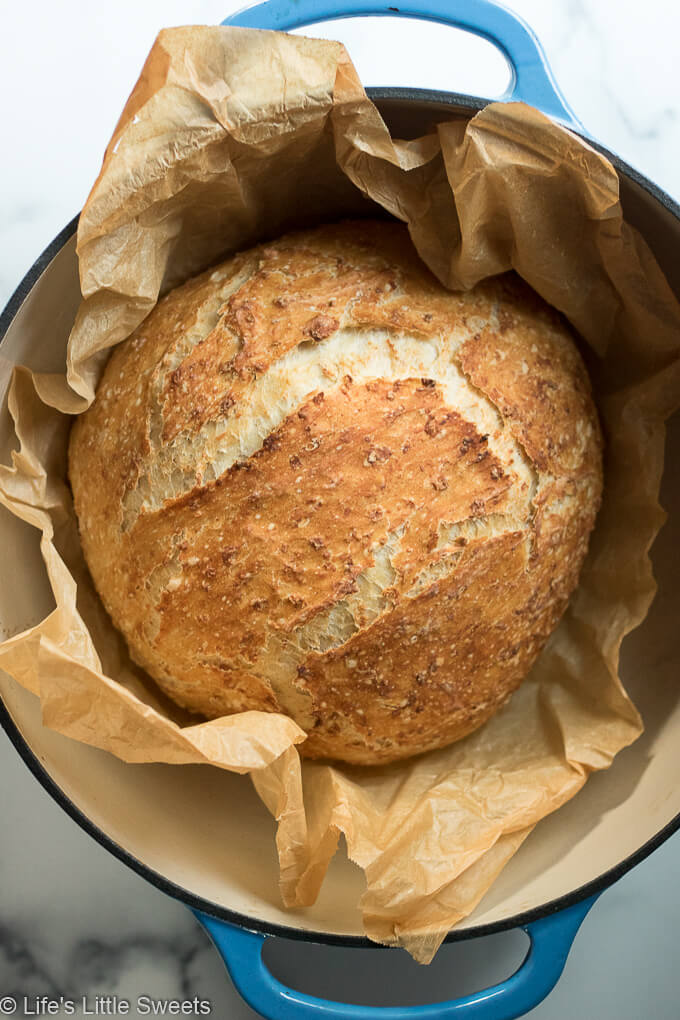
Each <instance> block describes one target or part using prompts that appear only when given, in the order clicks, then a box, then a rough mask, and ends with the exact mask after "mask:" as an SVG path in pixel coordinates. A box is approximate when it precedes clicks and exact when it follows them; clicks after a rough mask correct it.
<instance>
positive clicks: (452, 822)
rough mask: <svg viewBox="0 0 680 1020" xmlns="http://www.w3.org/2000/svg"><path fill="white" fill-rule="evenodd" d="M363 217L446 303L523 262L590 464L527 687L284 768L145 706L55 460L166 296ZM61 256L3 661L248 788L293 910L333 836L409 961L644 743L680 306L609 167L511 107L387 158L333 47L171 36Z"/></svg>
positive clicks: (61, 715) (260, 740) (256, 731)
mask: <svg viewBox="0 0 680 1020" xmlns="http://www.w3.org/2000/svg"><path fill="white" fill-rule="evenodd" d="M374 203H376V204H377V206H378V207H382V208H383V209H384V210H387V212H389V213H391V214H393V215H394V216H397V217H399V218H400V219H402V220H405V221H406V222H407V223H408V225H409V228H410V231H411V234H412V237H413V240H414V242H415V244H416V246H417V248H418V251H419V253H420V255H421V256H422V258H423V259H424V260H425V262H426V263H427V264H428V265H429V266H430V267H431V269H432V270H433V271H434V272H435V273H436V274H437V275H438V276H439V278H440V279H441V280H442V281H443V282H444V283H445V284H446V285H447V286H449V287H452V288H467V287H471V286H472V285H473V284H475V283H476V282H477V281H478V280H480V279H482V278H484V277H486V276H489V275H492V274H495V273H499V272H503V271H505V270H508V269H511V268H513V269H515V270H516V271H517V272H518V273H520V274H521V276H523V277H524V279H525V280H527V281H528V283H530V284H531V286H533V287H534V288H535V290H537V291H538V292H539V293H540V294H541V295H542V296H543V297H544V298H545V299H546V300H547V301H549V302H550V303H551V304H553V305H554V306H555V307H557V308H558V309H560V311H562V312H563V313H564V314H565V315H566V316H567V317H568V318H569V319H570V320H571V322H572V323H573V325H574V326H575V327H576V329H577V330H578V331H579V332H580V334H581V336H582V337H583V338H584V341H585V342H586V343H587V344H588V345H589V348H590V349H591V352H592V357H591V362H592V374H593V379H594V383H595V387H596V393H597V399H598V404H599V408H600V412H601V416H602V420H603V425H604V431H605V434H606V440H607V455H606V479H605V497H604V503H603V506H602V510H601V513H600V515H599V518H598V523H597V526H596V530H595V532H594V534H593V537H592V541H591V546H590V552H589V555H588V559H587V562H586V565H585V567H584V570H583V574H582V578H581V582H580V585H579V588H578V590H577V592H576V593H575V595H574V597H573V599H572V601H571V604H570V607H569V609H568V611H567V613H566V614H565V616H564V618H563V619H562V621H561V623H560V625H559V627H558V628H557V630H556V631H555V633H554V634H553V636H552V638H551V639H550V641H549V643H548V646H547V647H546V649H545V650H544V652H543V653H542V654H541V656H540V658H539V660H538V662H537V663H536V665H535V667H534V669H533V670H532V673H531V675H530V677H529V678H528V679H527V681H526V682H525V683H524V685H523V686H522V687H521V689H520V690H519V691H518V692H517V693H516V694H515V695H514V696H513V698H512V699H511V700H510V702H509V703H508V704H507V705H506V706H505V708H504V709H503V710H502V711H501V712H500V713H499V714H498V715H496V716H495V717H494V718H493V719H492V720H491V721H490V722H489V723H487V724H486V725H485V726H484V727H483V728H482V729H481V730H479V731H477V732H476V733H474V734H472V735H471V736H470V737H468V738H466V739H465V740H464V741H461V742H459V743H457V744H454V745H452V746H451V747H449V748H445V749H444V750H440V751H437V752H433V753H429V754H427V755H424V756H421V757H420V758H417V759H412V760H410V761H406V762H402V763H398V764H396V765H391V766H388V767H379V768H356V767H349V766H347V767H345V766H330V765H327V764H323V763H318V762H302V763H301V761H300V758H299V755H298V753H297V750H296V749H295V744H296V743H298V742H299V741H300V740H302V739H303V738H304V734H303V733H302V731H301V730H300V729H299V728H298V727H297V725H296V724H295V723H293V722H292V720H290V719H288V718H286V717H284V716H280V715H274V714H267V713H257V712H247V713H243V714H239V715H234V716H231V717H228V718H223V719H218V720H214V721H212V722H200V721H198V722H197V721H196V718H195V717H188V716H187V715H186V714H183V713H182V712H181V711H180V710H179V709H177V708H175V707H174V706H172V705H171V704H170V703H169V702H168V701H167V700H165V699H164V698H163V697H162V696H161V695H159V693H158V692H157V691H156V689H155V688H154V686H153V685H152V684H151V683H150V682H149V681H148V679H145V677H144V675H143V674H142V673H141V671H140V670H139V669H138V668H137V667H136V666H134V665H133V664H132V663H131V661H130V659H129V657H128V655H127V651H126V649H125V646H124V643H123V642H122V640H121V639H120V638H119V636H118V635H117V634H116V632H115V631H114V629H113V627H112V625H111V624H110V623H109V621H108V619H107V617H106V614H105V613H104V610H103V609H102V607H101V605H100V603H99V601H98V599H97V597H96V595H95V593H94V591H93V588H92V585H91V582H90V580H89V578H88V575H87V571H86V569H85V566H84V563H83V560H82V556H81V553H80V550H79V545H78V536H77V528H76V525H75V521H74V516H73V511H72V507H71V501H70V494H69V490H68V486H67V484H66V482H65V469H64V465H65V456H64V455H65V444H66V440H67V433H68V426H69V418H68V417H67V415H69V414H75V413H79V412H81V411H82V410H84V409H85V407H87V406H88V404H89V402H90V401H91V400H92V398H93V395H94V388H95V386H96V382H97V379H98V377H99V374H100V372H101V369H102V366H103V364H104V362H105V360H106V357H107V355H108V351H109V349H110V347H111V346H112V345H113V344H116V343H118V342H119V341H121V340H123V339H124V338H125V337H126V336H127V335H129V333H130V332H131V331H132V330H133V329H134V328H135V327H136V326H137V325H138V324H139V322H140V321H141V320H142V319H143V318H144V316H145V315H147V314H148V312H149V311H150V310H151V309H152V308H153V306H154V304H155V302H156V301H157V299H158V296H159V293H162V292H163V291H164V290H166V289H168V288H169V287H171V286H173V285H174V284H175V283H177V282H178V281H180V280H182V279H185V278H186V277H188V276H189V275H192V274H193V273H195V272H197V271H198V270H201V269H203V268H205V267H206V266H208V265H209V264H211V263H212V262H214V261H215V260H216V259H217V258H218V257H221V256H226V255H227V254H229V253H230V252H232V251H235V250H237V249H239V248H243V247H246V246H248V245H249V244H251V243H252V242H255V241H259V240H261V239H263V238H264V237H267V236H275V235H277V234H280V233H282V232H283V231H284V230H285V229H288V228H291V227H297V226H303V225H308V224H310V223H314V222H318V221H323V220H332V219H337V218H340V217H342V216H347V215H352V216H356V215H376V205H375V204H374ZM78 256H79V264H80V278H81V286H82V293H83V302H82V305H81V307H80V310H79V312H78V315H77V319H76V322H75V325H74V328H73V331H72V333H71V337H70V340H69V347H68V363H67V370H66V375H65V376H64V377H60V376H55V375H51V376H45V375H32V374H31V373H30V372H29V371H28V370H18V371H17V373H16V374H15V378H14V380H13V385H12V390H11V394H10V410H11V413H12V415H13V417H14V420H15V422H16V432H17V437H18V441H19V445H20V448H19V451H18V452H17V453H15V454H14V456H13V465H12V466H4V467H0V501H1V502H2V503H3V504H4V505H5V506H7V507H8V508H9V509H10V510H11V511H12V512H13V513H15V514H17V515H18V516H19V517H21V518H23V519H24V520H26V521H28V522H29V523H31V524H33V525H35V526H36V527H37V528H40V529H41V530H42V533H43V537H42V545H41V548H42V552H43V556H44V559H45V566H46V569H47V572H48V575H49V579H50V583H51V585H52V588H53V591H54V597H55V600H56V608H55V610H54V611H53V612H52V613H51V614H50V615H49V616H48V617H47V618H46V619H45V620H44V621H43V622H42V623H41V624H39V625H38V626H37V627H33V628H32V629H30V630H28V631H26V632H24V633H22V634H19V635H17V636H15V637H13V638H11V639H10V640H8V641H6V642H5V643H4V644H2V645H0V666H1V667H2V668H4V669H5V670H6V671H7V672H8V673H10V674H11V675H12V676H13V677H15V678H16V680H17V681H18V682H19V683H21V684H23V685H24V686H25V687H27V688H29V689H30V690H31V691H33V692H34V693H36V694H38V695H39V697H40V699H41V703H42V711H43V719H44V722H45V724H46V725H47V726H51V727H53V728H54V729H57V730H59V731H60V732H62V733H65V734H67V735H68V736H71V737H73V738H75V739H77V740H81V741H85V742H86V743H89V744H93V745H95V746H97V747H100V748H104V749H106V750H108V751H111V752H112V753H113V754H116V755H117V756H118V757H120V758H122V759H124V760H125V761H134V762H151V761H162V762H171V763H175V764H182V763H184V762H199V761H200V762H212V763H213V764H214V765H216V766H220V767H222V768H226V769H231V770H234V771H237V772H244V773H245V772H248V773H250V775H251V778H252V780H253V782H254V784H255V788H256V790H257V791H258V793H259V795H260V796H261V797H262V799H263V800H264V802H265V803H266V804H267V806H268V808H269V810H270V811H271V812H272V813H273V814H274V815H275V816H276V817H277V818H278V819H279V827H278V835H277V845H278V851H279V857H280V865H281V890H282V896H283V899H284V901H285V903H286V904H288V905H306V904H310V903H312V902H313V901H314V899H315V897H316V895H317V893H318V890H319V887H320V885H321V882H322V881H323V877H324V874H325V871H326V867H327V864H328V861H329V860H330V858H331V857H332V855H333V853H334V852H335V850H336V847H337V843H338V838H339V834H340V833H344V836H345V839H346V843H347V848H348V852H349V854H350V856H351V858H352V859H353V860H354V861H356V862H357V863H358V864H359V865H360V866H361V867H362V868H363V869H364V871H365V874H366V881H367V890H366V893H365V895H364V897H363V899H362V901H361V908H362V910H363V916H364V922H365V928H366V932H367V934H368V935H369V936H370V937H371V938H373V939H375V940H378V941H381V942H384V943H388V944H398V945H402V946H405V947H406V948H407V949H408V950H409V951H410V952H411V953H412V954H413V955H414V956H415V957H416V958H417V959H419V960H421V961H423V962H427V961H429V960H430V959H431V958H432V956H433V955H434V953H435V951H436V949H437V947H438V945H439V943H440V942H441V940H442V938H443V937H444V935H445V934H446V932H447V931H448V930H449V929H450V928H451V927H452V926H453V925H454V924H455V923H456V922H457V921H459V920H460V919H461V918H462V917H464V916H466V915H467V914H468V913H469V912H470V911H471V910H472V909H473V908H474V907H475V905H476V904H477V903H478V902H479V900H480V899H481V897H482V896H483V895H484V893H485V892H486V890H487V889H488V888H489V886H490V885H491V883H492V882H493V881H494V879H495V877H496V876H497V874H498V873H499V872H500V870H501V869H502V868H503V866H504V864H505V863H506V862H507V860H508V859H509V858H510V857H511V856H512V854H513V853H515V851H516V850H517V849H518V847H519V846H520V845H521V843H522V841H523V840H524V838H525V837H526V835H527V834H528V833H529V832H530V831H531V828H532V827H533V826H534V825H535V824H536V823H537V822H538V821H539V820H540V819H541V818H543V817H544V816H545V815H547V814H548V813H550V812H551V811H554V810H555V809H556V808H558V807H559V806H560V805H561V804H563V803H564V802H565V801H566V800H568V799H569V798H570V797H572V796H573V795H574V794H575V793H576V792H577V791H578V790H579V789H580V787H581V786H582V785H583V783H584V782H585V780H586V778H587V776H588V774H589V772H590V771H591V770H593V769H602V768H606V767H608V766H609V765H610V764H611V762H612V759H613V758H614V755H615V754H616V753H617V752H618V751H619V750H620V749H621V748H623V747H624V746H626V745H627V744H630V743H631V742H632V741H633V740H635V738H636V737H637V736H638V735H639V734H640V732H641V721H640V718H639V716H638V713H637V711H636V710H635V708H634V706H633V705H632V703H631V702H630V700H629V699H628V697H627V696H626V694H625V692H624V690H623V688H622V686H621V684H620V681H619V679H618V674H617V664H618V654H619V647H620V643H621V640H622V638H623V636H624V635H625V634H626V633H627V632H628V631H629V630H630V629H631V628H633V627H634V626H636V625H637V624H638V623H639V622H640V621H641V620H642V619H643V618H644V616H645V614H646V612H647V609H648V607H649V604H650V601H651V599H652V597H653V594H654V581H653V578H652V574H651V569H650V565H649V560H648V556H647V551H648V549H649V546H650V544H651V542H652V540H653V538H654V535H655V534H656V532H657V530H658V528H659V527H660V525H661V523H662V521H663V514H662V512H661V510H660V509H659V507H658V504H657V494H658V489H659V483H660V477H661V471H662V466H663V435H664V432H663V425H662V422H663V419H664V418H665V417H666V416H667V415H668V414H669V413H670V412H671V411H672V410H673V409H674V408H675V407H676V406H677V405H678V404H680V371H679V366H680V308H679V307H678V305H677V303H676V302H675V300H674V298H673V296H672V294H671V292H670V289H669V287H668V285H667V284H666V282H665V280H664V278H663V276H662V274H661V272H660V270H659V268H658V267H657V265H656V263H655V262H654V259H653V257H652V256H651V254H650V252H649V250H648V249H647V247H646V246H645V244H644V242H643V241H642V240H641V239H640V238H639V237H638V236H637V235H636V234H635V232H634V231H633V230H632V229H630V228H629V227H628V226H627V225H626V224H625V223H624V222H623V219H622V213H621V207H620V204H619V201H618V180H617V177H616V173H615V172H614V170H613V168H612V167H611V165H610V164H609V163H608V162H607V160H605V159H604V158H603V157H602V156H600V155H598V154H597V153H596V152H595V151H594V150H593V149H591V148H590V147H588V146H587V145H585V144H583V143H582V142H581V141H580V140H579V139H578V138H576V137H575V136H573V135H572V134H570V133H569V132H568V131H567V130H565V129H563V128H560V127H556V126H555V125H553V124H551V123H550V122H549V121H548V120H547V119H546V118H545V117H544V116H542V115H541V114H539V113H538V112H536V111H535V110H533V109H531V108H529V107H527V106H524V105H521V104H492V105H490V106H488V107H487V108H486V109H485V110H483V111H482V112H481V113H480V114H478V115H477V116H476V117H474V118H473V119H472V121H470V123H469V124H468V125H467V127H465V125H463V124H462V123H461V122H459V121H453V122H451V123H446V124H441V125H439V127H438V128H437V130H436V131H434V132H433V133H431V134H430V135H428V136H426V137H424V138H421V139H418V140H417V141H409V142H400V141H396V140H393V139H392V138H390V135H389V132H388V130H387V128H386V126H385V124H384V123H383V121H382V119H381V118H380V116H379V114H378V112H377V110H376V109H375V107H374V106H373V105H372V104H371V103H370V102H369V100H368V99H367V97H366V95H365V93H364V91H363V89H362V87H361V85H360V83H359V80H358V78H357V76H356V73H355V71H354V68H353V66H352V64H351V63H350V60H349V58H348V56H347V54H346V52H345V50H344V48H343V47H342V46H341V45H340V44H338V43H332V42H325V41H318V40H310V39H303V38H300V37H292V36H286V35H282V34H278V33H270V32H255V31H251V30H247V29H234V28H181V29H173V30H169V31H164V32H162V33H161V34H160V36H159V37H158V40H157V41H156V43H155V45H154V47H153V49H152V51H151V53H150V55H149V57H148V60H147V62H146V64H145V67H144V70H143V72H142V75H141V77H140V79H139V82H138V83H137V85H136V87H135V89H134V91H133V93H132V95H131V96H130V99H129V100H128V103H127V105H126V107H125V110H124V111H123V114H122V116H121V119H120V121H119V123H118V125H117V127H116V129H115V131H114V133H113V137H112V139H111V143H110V145H109V147H108V149H107V151H106V155H105V159H104V164H103V167H102V171H101V173H100V175H99V178H98V180H97V181H96V183H95V185H94V187H93V189H92V192H91V194H90V197H89V199H88V201H87V203H86V206H85V209H84V210H83V213H82V216H81V219H80V225H79V229H78ZM49 342H50V337H49V336H45V343H49ZM5 583H6V582H5Z"/></svg>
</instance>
